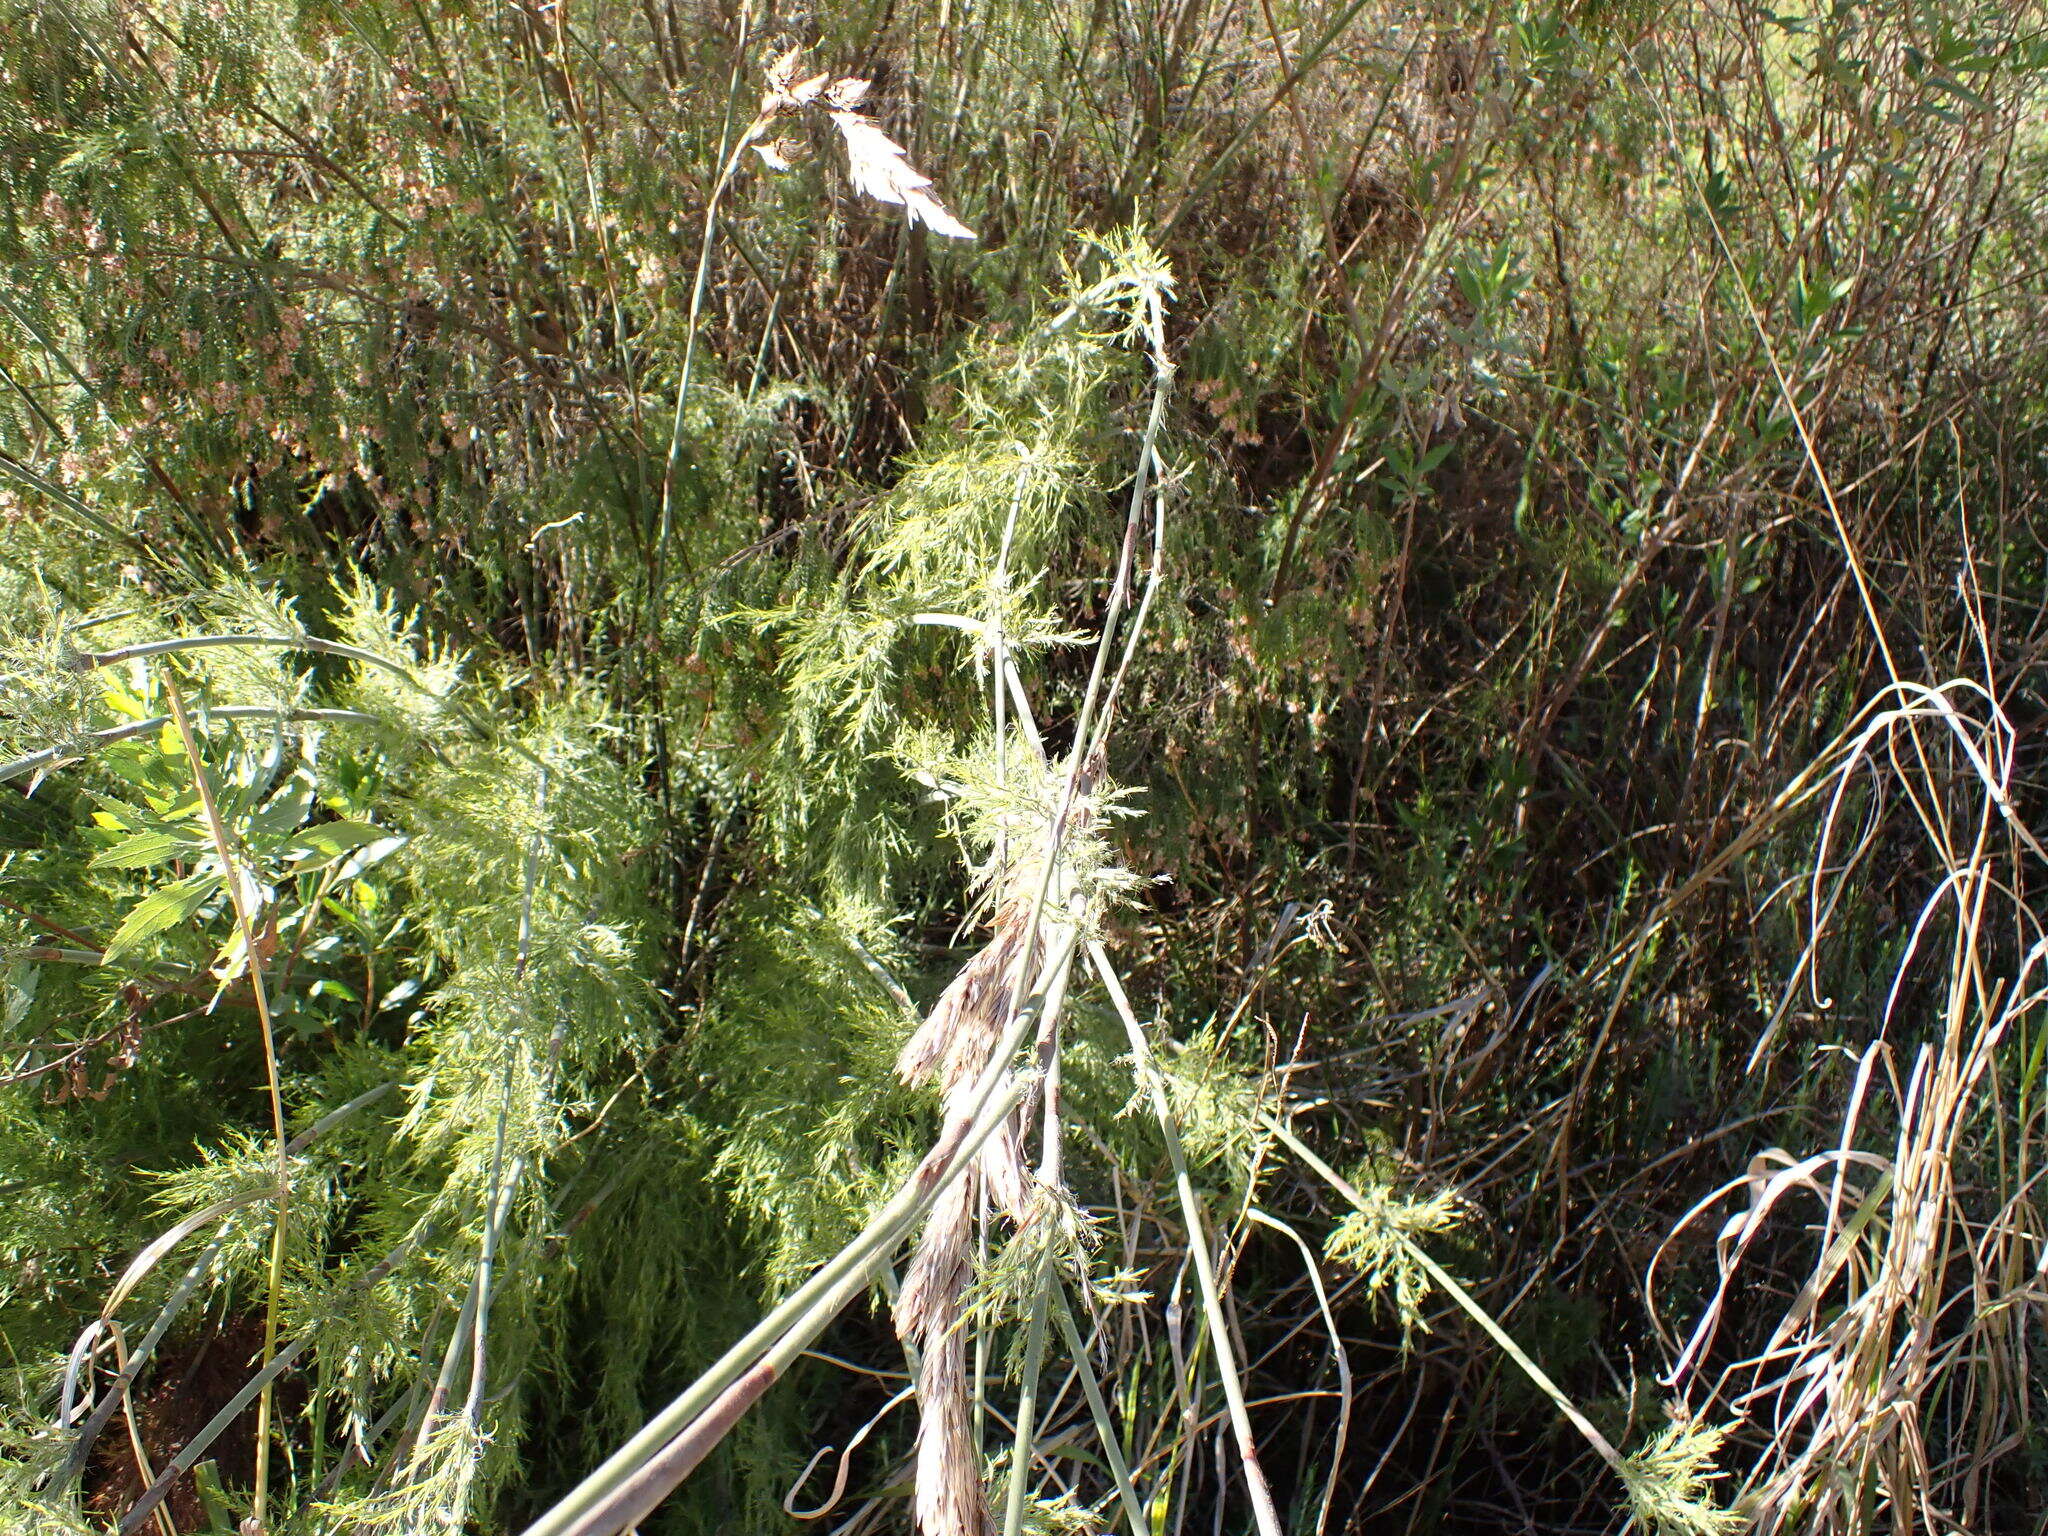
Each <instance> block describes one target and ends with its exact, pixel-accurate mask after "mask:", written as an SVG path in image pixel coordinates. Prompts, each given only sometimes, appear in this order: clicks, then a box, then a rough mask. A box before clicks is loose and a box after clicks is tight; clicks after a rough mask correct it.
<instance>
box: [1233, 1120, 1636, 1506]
mask: <svg viewBox="0 0 2048 1536" xmlns="http://www.w3.org/2000/svg"><path fill="white" fill-rule="evenodd" d="M1259 1118H1260V1123H1261V1124H1263V1125H1264V1126H1265V1128H1266V1129H1267V1130H1268V1131H1270V1132H1271V1133H1272V1134H1273V1135H1274V1136H1275V1137H1276V1138H1277V1139H1278V1140H1279V1141H1280V1142H1281V1143H1282V1144H1283V1145H1285V1146H1286V1148H1287V1149H1288V1151H1290V1152H1292V1153H1293V1154H1294V1155H1295V1156H1296V1157H1298V1158H1300V1159H1301V1160H1302V1162H1304V1163H1306V1164H1307V1165H1308V1166H1309V1168H1310V1169H1312V1170H1313V1171H1314V1172H1315V1173H1316V1174H1317V1175H1318V1176H1320V1177H1321V1178H1322V1180H1323V1181H1324V1182H1325V1183H1326V1184H1328V1185H1329V1186H1330V1188H1331V1189H1333V1190H1335V1191H1336V1192H1337V1193H1338V1194H1340V1195H1342V1196H1343V1197H1344V1198H1345V1199H1346V1200H1348V1201H1349V1202H1350V1203H1351V1204H1352V1205H1353V1206H1354V1207H1356V1208H1357V1209H1358V1210H1360V1211H1367V1212H1369V1211H1370V1206H1369V1205H1368V1203H1367V1201H1366V1199H1365V1197H1364V1196H1363V1195H1361V1194H1360V1193H1359V1192H1358V1191H1357V1189H1356V1188H1354V1187H1353V1186H1352V1184H1351V1183H1350V1182H1349V1181H1348V1180H1347V1179H1345V1178H1344V1176H1343V1175H1342V1174H1340V1173H1338V1172H1337V1170H1336V1169H1334V1168H1332V1167H1331V1166H1330V1165H1329V1164H1328V1163H1326V1162H1324V1161H1323V1160H1322V1159H1321V1158H1320V1157H1318V1156H1316V1154H1315V1153H1314V1152H1313V1151H1311V1150H1310V1149H1309V1147H1308V1145H1307V1144H1306V1143H1305V1142H1303V1141H1302V1139H1301V1138H1300V1137H1299V1136H1296V1135H1295V1134H1294V1132H1293V1131H1291V1130H1289V1129H1288V1128H1287V1124H1286V1122H1285V1121H1283V1120H1282V1119H1281V1118H1280V1117H1279V1116H1278V1115H1275V1114H1273V1113H1271V1112H1270V1111H1262V1112H1261V1114H1260V1117H1259ZM1392 1236H1393V1240H1394V1241H1395V1242H1397V1243H1398V1244H1400V1246H1401V1251H1402V1252H1404V1253H1405V1254H1407V1255H1408V1257H1409V1258H1411V1259H1413V1260H1414V1261H1415V1262H1416V1264H1418V1265H1419V1266H1420V1267H1421V1268H1422V1271H1423V1273H1425V1274H1426V1275H1428V1276H1429V1278H1430V1279H1431V1280H1433V1281H1435V1282H1436V1284H1437V1285H1438V1286H1440V1287H1442V1289H1443V1292H1444V1294H1445V1295H1446V1296H1448V1297H1450V1298H1451V1300H1452V1301H1454V1302H1456V1303H1457V1304H1458V1306H1459V1307H1460V1308H1461V1309H1462V1310H1463V1311H1464V1313H1465V1315H1466V1316H1467V1317H1469V1318H1471V1319H1472V1321H1473V1322H1475V1323H1477V1324H1478V1325H1479V1326H1480V1328H1481V1329H1483V1330H1484V1331H1485V1333H1486V1335H1487V1337H1488V1338H1490V1339H1492V1340H1493V1342H1494V1343H1496V1344H1498V1345H1499V1346H1500V1347H1501V1350H1502V1352H1503V1353H1505V1354H1506V1355H1507V1357H1508V1358H1509V1359H1510V1360H1512V1361H1514V1362H1515V1364H1516V1365H1518V1366H1520V1367H1521V1369H1522V1374H1523V1375H1525V1376H1527V1377H1528V1378H1529V1380H1530V1381H1531V1382H1532V1383H1533V1384H1534V1385H1535V1387H1536V1389H1537V1390H1538V1391H1539V1392H1541V1393H1542V1394H1543V1395H1544V1396H1545V1397H1547V1398H1549V1399H1550V1400H1551V1402H1553V1403H1554V1404H1556V1405H1557V1411H1558V1412H1559V1413H1561V1414H1563V1415H1564V1417H1565V1420H1566V1421H1567V1422H1568V1423H1569V1424H1570V1425H1571V1426H1572V1428H1574V1429H1576V1430H1577V1431H1578V1432H1579V1433H1580V1434H1581V1435H1583V1436H1585V1439H1586V1443H1587V1444H1588V1445H1590V1446H1592V1447H1593V1449H1594V1450H1595V1451H1597V1452H1599V1453H1600V1459H1601V1460H1602V1461H1604V1462H1606V1463H1607V1464H1608V1466H1610V1467H1612V1468H1613V1469H1614V1470H1615V1471H1616V1472H1620V1471H1621V1470H1622V1464H1623V1457H1622V1454H1621V1452H1619V1451H1618V1450H1616V1449H1615V1448H1614V1442H1613V1441H1611V1440H1609V1439H1608V1438H1607V1437H1606V1436H1605V1435H1603V1434H1601V1433H1600V1431H1599V1430H1598V1429H1597V1428H1595V1427H1594V1424H1593V1421H1592V1420H1591V1419H1589V1418H1587V1417H1586V1416H1585V1415H1584V1414H1583V1413H1581V1412H1580V1411H1579V1407H1578V1404H1576V1403H1574V1402H1573V1401H1572V1400H1571V1399H1570V1398H1569V1397H1568V1396H1566V1395H1565V1390H1564V1388H1562V1387H1560V1386H1559V1385H1558V1384H1557V1383H1556V1382H1554V1381H1552V1380H1551V1379H1550V1375H1549V1373H1548V1372H1547V1371H1545V1370H1544V1369H1543V1367H1542V1366H1540V1365H1538V1364H1537V1363H1536V1362H1535V1361H1534V1360H1533V1359H1531V1358H1530V1357H1529V1352H1528V1351H1527V1350H1525V1349H1523V1348H1522V1346H1521V1345H1519V1344H1517V1343H1516V1342H1515V1341H1514V1339H1513V1338H1512V1337H1510V1336H1509V1334H1508V1331H1507V1330H1506V1329H1505V1328H1503V1327H1501V1325H1500V1324H1499V1323H1498V1322H1497V1321H1495V1320H1494V1317H1493V1314H1492V1313H1490V1312H1488V1311H1487V1310H1486V1308H1484V1307H1482V1306H1481V1305H1480V1304H1479V1301H1478V1298H1477V1297H1475V1296H1474V1295H1473V1294H1472V1293H1471V1292H1470V1291H1468V1290H1466V1289H1465V1287H1464V1286H1463V1285H1461V1284H1460V1283H1459V1282H1458V1281H1457V1280H1456V1279H1454V1278H1453V1277H1452V1276H1451V1274H1450V1272H1449V1271H1447V1270H1446V1269H1445V1268H1444V1267H1443V1266H1442V1265H1441V1264H1439V1263H1437V1261H1436V1260H1435V1259H1432V1258H1431V1257H1430V1256H1429V1255H1428V1254H1427V1253H1425V1252H1423V1250H1422V1245H1421V1244H1420V1243H1417V1242H1416V1241H1415V1240H1414V1239H1413V1238H1411V1237H1409V1236H1408V1235H1407V1234H1406V1233H1400V1232H1397V1233H1394V1234H1392Z"/></svg>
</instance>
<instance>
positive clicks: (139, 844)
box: [92, 832, 200, 869]
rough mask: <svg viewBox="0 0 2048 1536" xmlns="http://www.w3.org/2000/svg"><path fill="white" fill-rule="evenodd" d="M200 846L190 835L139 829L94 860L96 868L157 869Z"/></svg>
mask: <svg viewBox="0 0 2048 1536" xmlns="http://www.w3.org/2000/svg"><path fill="white" fill-rule="evenodd" d="M199 848H200V845H199V844H198V843H195V842H193V841H192V840H191V839H190V838H185V837H178V836H176V835H175V834H173V833H170V832H138V833H136V834H135V835H134V836H133V837H126V838H123V839H122V840H121V841H120V842H118V843H116V844H114V846H113V847H111V848H108V849H105V850H103V851H102V852H101V853H99V854H98V855H97V856H95V857H94V859H93V861H92V862H93V867H94V868H95V869H154V868H156V866H157V865H159V864H167V863H169V862H170V861H171V860H172V859H175V858H178V857H180V856H181V855H185V854H191V853H195V852H197V851H198V850H199Z"/></svg>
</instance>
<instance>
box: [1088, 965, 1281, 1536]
mask: <svg viewBox="0 0 2048 1536" xmlns="http://www.w3.org/2000/svg"><path fill="white" fill-rule="evenodd" d="M1088 958H1089V959H1090V960H1091V961H1092V962H1093V963H1094V966H1095V974H1096V976H1097V977H1098V978H1099V979H1100V980H1101V982H1102V985H1103V987H1104V989H1105V990H1107V991H1108V993H1109V998H1110V1002H1111V1004H1112V1005H1114V1007H1115V1008H1116V1011H1117V1016H1118V1017H1119V1018H1121V1019H1122V1020H1123V1024H1124V1033H1125V1035H1126V1036H1127V1037H1128V1038H1129V1040H1130V1045H1131V1064H1132V1066H1133V1068H1134V1069H1135V1070H1136V1072H1137V1075H1138V1080H1139V1081H1140V1082H1142V1083H1143V1084H1144V1085H1145V1089H1146V1092H1147V1093H1148V1094H1149V1095H1150V1096H1151V1099H1152V1113H1153V1115H1154V1116H1155V1117H1156V1118H1157V1120H1158V1121H1159V1131H1160V1135H1161V1136H1162V1137H1164V1138H1165V1141H1166V1154H1167V1156H1168V1158H1170V1159H1171V1160H1172V1163H1173V1187H1174V1193H1175V1194H1176V1195H1178V1196H1179V1198H1180V1211H1181V1220H1182V1221H1183V1222H1185V1223H1186V1225H1187V1229H1188V1257H1189V1258H1190V1259H1191V1260H1192V1261H1193V1263H1194V1266H1195V1283H1196V1285H1197V1286H1198V1287H1199V1289H1200V1290H1201V1293H1202V1317H1203V1320H1204V1322H1205V1323H1206V1324H1207V1325H1208V1334H1209V1343H1210V1345H1211V1347H1213V1348H1214V1349H1215V1351H1216V1374H1217V1377H1218V1379H1219V1380H1220V1381H1221V1383H1222V1386H1223V1400H1224V1402H1225V1403H1226V1404H1227V1405H1228V1406H1229V1409H1230V1427H1231V1430H1232V1431H1233V1433H1234V1434H1235V1435H1236V1437H1237V1452H1238V1459H1239V1460H1240V1461H1241V1462H1242V1463H1243V1464H1244V1483H1245V1491H1246V1493H1247V1494H1249V1495H1250V1497H1251V1502H1252V1518H1253V1520H1254V1521H1255V1522H1256V1523H1257V1525H1258V1528H1259V1536H1281V1525H1280V1511H1279V1510H1278V1509H1277V1508H1275V1506H1274V1504H1273V1491H1272V1489H1271V1488H1270V1487H1269V1486H1268V1485H1267V1483H1266V1474H1265V1470H1264V1469H1263V1468H1262V1467H1261V1466H1260V1465H1259V1448H1258V1442H1257V1440H1256V1439H1255V1438H1254V1436H1253V1434H1252V1420H1251V1412H1250V1410H1249V1409H1247V1408H1246V1406H1245V1399H1244V1382H1243V1380H1242V1378H1241V1377H1240V1375H1239V1373H1238V1367H1237V1352H1236V1348H1235V1346H1234V1345H1233V1344H1232V1343H1231V1340H1230V1322H1229V1319H1228V1318H1226V1317H1225V1316H1224V1312H1223V1294H1222V1291H1221V1289H1220V1288H1219V1287H1218V1286H1217V1284H1216V1263H1215V1260H1214V1259H1213V1258H1212V1257H1211V1256H1210V1253H1209V1233H1208V1227H1207V1224H1206V1223H1205V1222H1204V1221H1203V1220H1202V1202H1201V1197H1200V1196H1198V1195H1197V1194H1196V1193H1195V1184H1194V1180H1193V1179H1192V1178H1190V1177H1189V1176H1188V1161H1187V1155H1186V1153H1185V1152H1183V1151H1182V1149H1181V1144H1180V1129H1179V1127H1178V1125H1176V1123H1175V1121H1174V1115H1173V1105H1172V1103H1171V1101H1170V1100H1169V1099H1168V1098H1167V1095H1166V1078H1165V1075H1164V1074H1163V1073H1161V1072H1160V1070H1159V1064H1158V1063H1157V1062H1156V1061H1154V1060H1153V1058H1152V1047H1151V1044H1150V1042H1148V1041H1147V1040H1146V1039H1145V1030H1144V1026H1143V1025H1141V1024H1139V1022H1138V1016H1137V1015H1136V1014H1135V1013H1133V1012H1132V1011H1131V1000H1130V999H1129V998H1128V997H1127V996H1125V995H1124V988H1123V983H1122V982H1121V981H1120V980H1119V979H1118V978H1117V974H1116V968H1115V967H1114V966H1112V965H1111V964H1110V963H1109V952H1108V951H1107V950H1106V949H1104V948H1103V945H1102V941H1101V940H1100V939H1090V940H1089V941H1088Z"/></svg>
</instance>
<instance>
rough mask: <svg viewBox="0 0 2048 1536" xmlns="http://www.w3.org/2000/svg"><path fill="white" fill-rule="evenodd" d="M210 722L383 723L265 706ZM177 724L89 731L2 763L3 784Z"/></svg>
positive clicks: (218, 711)
mask: <svg viewBox="0 0 2048 1536" xmlns="http://www.w3.org/2000/svg"><path fill="white" fill-rule="evenodd" d="M206 716H207V718H208V719H209V720H290V721H293V722H294V723H297V724H309V723H312V722H315V721H322V720H326V721H333V722H335V723H338V724H347V725H379V724H382V722H381V721H380V720H378V718H377V717H376V716H375V715H366V714H364V713H363V712H362V711H361V710H359V709H272V708H271V707H269V706H268V705H264V704H221V705H216V706H214V707H212V708H209V709H208V710H207V711H206ZM175 723H176V722H175V721H174V720H173V718H172V717H171V716H170V715H152V716H151V717H150V718H149V719H147V720H137V721H134V722H133V723H132V724H129V725H116V726H110V727H109V728H108V729H106V730H104V731H88V732H86V733H85V735H83V736H81V737H79V738H78V739H77V740H76V741H69V742H66V743H65V744H64V745H63V746H61V747H45V748H43V750H42V751H40V752H31V753H29V755H28V756H26V757H17V758H14V759H13V760H12V761H9V762H4V763H0V784H5V783H6V782H7V781H8V780H9V779H18V778H20V777H21V776H22V775H23V774H25V773H33V772H35V771H36V770H37V769H38V768H48V767H51V766H53V765H55V764H57V763H61V762H65V761H68V760H70V759H72V758H76V757H82V756H83V755H84V754H85V751H87V750H90V749H91V748H93V747H109V746H112V745H113V744H114V743H115V742H117V741H131V740H133V739H134V738H135V737H137V736H150V735H154V734H155V733H156V732H158V731H161V730H162V729H163V728H164V727H165V726H167V725H172V724H175Z"/></svg>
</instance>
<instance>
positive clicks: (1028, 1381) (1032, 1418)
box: [1003, 1248, 1058, 1536]
mask: <svg viewBox="0 0 2048 1536" xmlns="http://www.w3.org/2000/svg"><path fill="white" fill-rule="evenodd" d="M1046 1252H1047V1259H1046V1261H1045V1262H1043V1263H1041V1264H1040V1265H1039V1271H1038V1286H1037V1289H1036V1290H1035V1291H1034V1292H1033V1294H1032V1297H1031V1321H1030V1324H1029V1326H1028V1328H1027V1330H1026V1332H1025V1336H1024V1379H1023V1381H1022V1383H1021V1384H1020V1385H1019V1387H1018V1391H1017V1434H1016V1438H1015V1440H1014V1441H1012V1443H1011V1446H1010V1488H1009V1495H1008V1497H1007V1498H1006V1500H1005V1501H1004V1505H1003V1536H1019V1533H1020V1532H1022V1530H1023V1529H1024V1498H1025V1494H1026V1491H1027V1490H1028V1489H1029V1487H1030V1483H1031V1446H1032V1442H1033V1441H1034V1440H1036V1439H1037V1437H1038V1374H1039V1372H1040V1371H1042V1370H1043V1369H1044V1368H1045V1315H1046V1312H1047V1310H1048V1307H1049V1304H1050V1302H1051V1299H1052V1292H1053V1287H1054V1286H1055V1285H1056V1284H1058V1281H1057V1279H1056V1278H1055V1276H1054V1274H1053V1267H1052V1263H1051V1261H1050V1254H1051V1249H1050V1248H1048V1249H1047V1250H1046Z"/></svg>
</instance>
